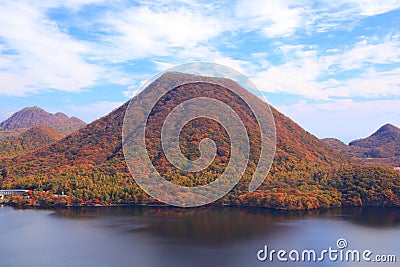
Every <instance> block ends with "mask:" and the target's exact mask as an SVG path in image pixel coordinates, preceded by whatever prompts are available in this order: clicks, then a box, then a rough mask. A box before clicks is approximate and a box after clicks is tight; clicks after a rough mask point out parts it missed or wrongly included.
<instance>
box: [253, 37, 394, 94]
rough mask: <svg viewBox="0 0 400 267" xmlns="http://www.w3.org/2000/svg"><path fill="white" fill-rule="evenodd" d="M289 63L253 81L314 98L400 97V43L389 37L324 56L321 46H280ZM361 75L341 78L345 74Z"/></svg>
mask: <svg viewBox="0 0 400 267" xmlns="http://www.w3.org/2000/svg"><path fill="white" fill-rule="evenodd" d="M277 52H279V53H281V54H282V56H283V57H284V58H285V59H286V62H285V63H283V64H281V65H277V66H271V67H270V68H268V69H267V70H265V71H259V72H257V73H256V74H254V75H253V79H252V80H253V81H254V82H255V83H256V84H257V85H258V87H259V88H260V89H261V90H263V91H266V92H273V93H279V92H283V93H289V94H295V95H298V96H302V97H306V98H313V99H328V98H331V97H365V98H373V97H385V96H400V80H399V75H400V68H396V67H393V66H390V67H389V68H388V69H386V70H385V69H379V68H378V65H380V66H381V67H383V66H389V65H391V64H395V63H399V62H400V40H399V38H398V36H396V35H389V36H387V37H385V38H383V40H374V41H373V42H370V41H368V40H366V39H365V40H363V41H361V42H358V43H356V44H355V45H354V46H353V47H350V48H347V50H339V49H334V50H331V51H329V53H321V51H318V50H317V47H312V46H311V47H307V46H305V45H279V44H278V49H277ZM354 70H357V71H358V72H359V73H354V74H350V76H349V75H348V76H346V77H345V78H341V73H342V72H349V71H354Z"/></svg>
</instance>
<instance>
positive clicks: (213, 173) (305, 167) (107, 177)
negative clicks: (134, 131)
mask: <svg viewBox="0 0 400 267" xmlns="http://www.w3.org/2000/svg"><path fill="white" fill-rule="evenodd" d="M190 77H192V76H191V75H189V74H183V73H175V72H174V73H166V74H164V75H162V76H161V77H159V78H158V79H157V80H156V81H154V82H153V83H151V84H150V85H149V86H148V87H147V88H146V89H145V90H144V91H143V92H141V93H140V94H139V95H137V96H136V97H135V98H134V99H133V100H132V103H131V104H132V105H135V103H138V102H140V101H142V99H144V98H145V96H146V95H147V94H157V95H161V94H162V93H163V92H165V88H166V87H167V86H168V88H169V86H171V84H185V81H188V80H190ZM203 80H204V81H207V82H209V84H207V85H203V86H188V87H187V88H186V87H184V86H177V87H176V88H175V89H174V90H172V91H170V92H169V93H168V94H167V95H166V96H165V97H163V98H162V99H160V101H159V104H158V105H157V106H156V107H155V108H154V109H153V112H152V113H151V117H149V119H148V121H149V122H152V123H153V124H152V125H153V126H152V127H149V128H148V131H146V138H147V139H146V140H147V143H146V145H147V149H148V154H149V156H150V158H151V160H152V161H153V164H154V165H155V166H156V168H157V170H158V171H159V172H161V173H162V174H164V175H165V176H166V179H168V180H170V181H171V182H173V183H177V184H181V185H185V186H193V185H196V184H204V183H209V182H211V181H213V180H214V179H216V178H217V177H218V176H219V174H220V173H221V172H223V170H224V168H225V167H226V165H227V162H228V161H229V155H230V143H229V138H227V136H226V132H224V130H223V128H221V126H220V125H219V124H218V123H216V122H215V121H213V120H207V119H203V118H200V119H196V120H193V121H190V122H189V123H188V124H187V125H185V127H184V128H183V129H182V132H181V136H180V142H181V144H184V146H183V147H182V149H183V153H184V154H185V156H187V157H188V158H192V159H195V158H196V157H198V156H199V151H198V149H197V146H198V144H199V142H200V141H201V140H202V139H203V138H206V137H208V138H211V139H213V140H216V145H217V157H216V159H215V160H214V161H213V163H212V164H211V165H210V166H209V167H207V168H206V169H205V170H202V171H199V172H195V173H187V172H184V171H180V170H177V169H176V168H174V166H173V165H172V164H171V163H169V162H168V160H167V159H166V157H165V155H163V153H162V147H161V145H160V140H161V139H160V138H161V137H160V131H159V130H160V126H161V125H162V122H163V120H164V119H165V117H166V115H168V112H169V111H170V110H172V109H173V108H174V107H175V106H176V105H177V104H179V103H181V102H183V101H185V100H187V99H191V98H193V97H196V96H204V95H206V96H210V97H213V98H216V99H218V100H220V101H222V102H224V103H227V104H229V105H230V106H231V108H232V109H233V110H235V112H236V113H237V114H239V117H240V118H241V120H242V121H243V124H244V126H245V127H246V129H247V131H248V135H249V140H250V142H251V145H252V150H250V162H249V163H248V165H247V168H246V172H245V174H244V175H243V177H242V180H241V181H240V182H239V184H238V185H237V186H236V187H235V188H234V189H233V190H232V191H231V192H230V193H229V194H228V195H227V196H225V197H224V198H223V199H221V200H219V201H218V202H217V203H216V204H219V205H244V206H260V207H268V208H278V209H314V208H321V207H325V208H327V207H338V206H347V205H349V206H360V205H365V206H368V205H372V206H373V205H375V206H376V205H382V206H400V199H399V195H400V194H399V192H400V175H399V172H396V171H394V170H390V169H385V168H380V167H363V166H359V165H357V164H354V163H353V162H352V161H351V160H349V159H348V158H347V157H346V156H344V155H343V154H342V153H340V152H339V151H337V150H335V149H333V148H331V147H330V146H329V145H327V144H325V143H324V142H323V141H321V140H319V139H318V138H316V137H315V136H313V135H311V134H310V133H308V132H306V131H305V130H304V129H302V128H301V127H300V126H299V125H297V124H296V123H295V122H293V121H292V120H290V119H289V118H288V117H286V116H285V115H283V114H281V113H280V112H279V111H277V110H276V109H274V108H272V107H271V110H272V113H273V116H274V119H275V125H276V132H277V135H276V139H277V140H276V141H277V147H276V153H275V159H274V163H273V165H272V167H271V170H270V172H269V174H268V176H267V177H266V179H265V181H264V183H263V184H262V185H261V187H260V188H259V189H258V190H257V191H255V192H251V193H249V192H248V184H249V181H250V179H251V177H252V174H253V173H254V171H255V167H256V164H257V153H259V146H260V135H259V132H258V131H259V129H258V128H257V122H256V121H255V118H254V117H252V115H251V112H250V113H249V109H248V107H247V106H246V104H245V103H243V101H242V100H241V99H240V98H238V97H237V95H234V94H232V93H230V92H229V90H227V89H226V90H221V89H220V88H218V87H217V86H215V84H217V83H219V84H224V86H225V87H228V88H232V87H233V86H234V87H236V88H237V89H238V90H240V91H241V92H242V93H243V94H248V95H250V93H248V92H247V91H246V90H244V89H243V88H241V87H240V86H239V85H238V84H236V83H235V82H233V81H231V80H228V79H223V78H213V77H203ZM250 97H252V98H253V99H254V101H255V103H256V105H257V106H259V107H260V108H267V107H268V106H267V104H266V103H265V102H263V101H262V100H260V99H257V98H256V97H255V96H250ZM127 107H128V103H126V104H124V105H122V106H121V107H120V108H118V109H116V110H114V111H113V112H111V113H110V114H109V115H107V116H105V117H102V118H100V119H98V120H96V121H94V122H92V123H91V124H89V125H87V126H86V127H84V128H82V129H80V130H79V131H76V132H74V133H72V134H71V135H69V136H67V137H66V138H64V139H62V140H60V141H58V142H56V143H53V144H51V145H49V146H47V147H44V148H41V149H39V150H36V151H33V152H30V153H27V154H25V155H22V156H20V157H16V158H13V159H7V160H5V161H3V162H2V163H1V164H0V175H1V176H0V179H2V180H1V184H0V185H1V187H2V188H29V189H42V190H50V191H51V192H54V193H60V192H65V193H66V194H67V195H68V196H69V198H68V203H65V201H67V200H66V199H67V198H65V199H63V201H64V202H62V204H63V205H64V204H71V203H72V204H75V205H79V204H91V203H92V204H93V203H102V204H110V203H134V204H140V203H149V202H152V201H155V200H154V199H151V198H150V197H149V196H148V195H147V194H145V193H144V192H143V190H141V189H140V188H139V187H138V186H137V184H136V183H135V181H134V180H133V178H132V177H131V175H130V173H129V171H128V169H127V166H126V163H125V160H124V155H123V151H122V144H121V138H122V125H123V120H124V114H125V111H126V109H127ZM204 108H207V107H204ZM138 116H141V115H138ZM128 119H129V118H128ZM210 129H212V130H211V131H210ZM141 164H142V163H141V162H137V165H138V166H140V165H141ZM1 177H2V178H1ZM371 184H372V185H374V186H373V187H371ZM160 190H162V189H161V188H160ZM38 197H39V198H40V205H56V204H59V203H58V202H57V200H54V198H52V197H51V196H48V195H43V194H42V195H40V196H38ZM27 201H28V200H27Z"/></svg>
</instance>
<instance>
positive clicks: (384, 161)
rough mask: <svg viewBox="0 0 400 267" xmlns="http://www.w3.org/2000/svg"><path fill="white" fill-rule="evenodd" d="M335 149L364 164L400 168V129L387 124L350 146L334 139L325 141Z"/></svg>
mask: <svg viewBox="0 0 400 267" xmlns="http://www.w3.org/2000/svg"><path fill="white" fill-rule="evenodd" d="M323 140H324V142H325V143H327V144H329V145H330V146H332V147H333V148H335V149H338V150H340V151H341V152H342V153H344V154H346V155H347V156H349V157H351V158H355V159H357V160H358V161H360V162H362V163H368V164H374V165H383V166H390V167H397V166H400V128H398V127H396V126H394V125H393V124H390V123H388V124H385V125H383V126H382V127H380V128H379V129H378V130H377V131H376V132H374V133H373V134H372V135H370V136H369V137H367V138H363V139H357V140H354V141H352V142H350V144H349V145H346V144H344V143H342V142H341V141H340V140H337V139H334V138H326V139H323Z"/></svg>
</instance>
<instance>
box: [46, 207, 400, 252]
mask: <svg viewBox="0 0 400 267" xmlns="http://www.w3.org/2000/svg"><path fill="white" fill-rule="evenodd" d="M53 215H54V216H57V217H62V218H67V219H75V220H85V219H96V218H99V217H101V225H100V226H102V227H107V228H112V229H114V230H116V231H119V232H121V233H124V234H132V235H134V234H138V233H147V234H151V235H155V236H158V237H163V238H169V239H174V240H183V241H185V242H186V241H191V242H196V243H199V244H206V245H216V246H218V245H221V244H222V245H223V244H226V243H230V244H234V243H240V242H242V241H243V240H249V239H253V238H255V237H258V238H259V237H260V236H261V237H262V236H266V237H271V236H274V235H275V234H278V233H279V234H280V235H282V233H285V235H288V234H290V232H291V231H293V230H295V229H296V228H295V227H292V226H291V225H290V224H288V223H287V222H291V221H297V220H307V219H313V218H314V219H316V218H319V219H329V220H339V221H343V220H344V221H348V222H350V223H352V224H356V225H362V226H367V227H378V228H385V227H386V228H390V227H396V226H400V209H390V208H343V209H328V210H314V211H301V212H285V211H276V210H268V209H254V208H253V209H252V208H212V207H211V208H193V209H182V208H168V207H113V208H105V207H95V208H79V209H61V210H57V211H55V213H54V214H53Z"/></svg>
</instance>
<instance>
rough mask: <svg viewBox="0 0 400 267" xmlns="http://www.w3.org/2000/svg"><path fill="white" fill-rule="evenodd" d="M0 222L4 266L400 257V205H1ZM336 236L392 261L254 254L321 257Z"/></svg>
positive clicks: (209, 263)
mask: <svg viewBox="0 0 400 267" xmlns="http://www.w3.org/2000/svg"><path fill="white" fill-rule="evenodd" d="M0 225H1V235H0V236H1V242H0V266H2V267H8V266H14V267H17V266H32V267H34V266H49V267H50V266H51V267H54V266H56V267H62V266H68V267H69V266H77V267H79V266H82V267H88V266H94V267H101V266H150V267H152V266H171V267H179V266H230V267H231V266H338V267H339V266H371V267H372V266H399V261H400V209H386V208H346V209H333V210H321V211H311V212H282V211H271V210H267V209H244V208H240V209H239V208H196V209H175V208H150V207H113V208H83V209H62V210H29V209H28V210H27V209H25V210H23V209H13V208H11V207H6V206H4V207H0ZM338 239H345V240H342V241H347V247H346V248H342V250H343V251H344V252H346V250H348V249H351V250H359V251H361V252H360V253H363V252H364V251H365V250H370V251H372V252H373V254H372V256H371V255H370V257H369V259H371V258H373V257H374V256H376V255H383V256H386V255H395V256H396V260H397V263H388V262H386V263H379V264H378V263H377V262H361V263H355V262H353V261H349V262H346V261H345V260H344V258H343V260H336V261H333V260H330V259H329V258H328V256H327V254H325V258H323V261H320V262H314V261H308V262H306V263H301V262H296V263H293V262H281V261H280V260H278V259H277V254H275V258H273V261H270V258H268V259H266V260H265V261H260V260H259V259H258V257H257V254H259V256H260V258H261V259H262V257H264V256H265V253H264V250H263V249H264V248H265V246H267V248H268V252H267V254H269V253H270V250H276V251H278V250H284V251H286V252H287V254H286V259H287V258H288V257H289V256H288V255H289V253H291V256H292V257H294V258H295V256H296V254H295V253H293V250H294V251H298V252H299V254H302V253H303V252H304V250H315V251H317V256H318V257H319V256H320V254H319V253H320V252H321V251H323V250H324V249H326V250H328V248H329V247H331V248H332V249H336V250H337V251H340V249H338V246H337V245H338V244H337V240H338ZM260 250H261V252H259V251H260ZM291 251H292V252H291ZM338 253H339V252H338ZM282 255H283V254H282ZM282 255H281V256H282ZM338 255H339V254H338ZM343 255H344V254H343ZM349 255H350V254H349ZM273 256H274V255H273ZM283 256H284V255H283ZM281 258H282V259H284V258H285V257H281ZM381 258H382V257H381Z"/></svg>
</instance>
